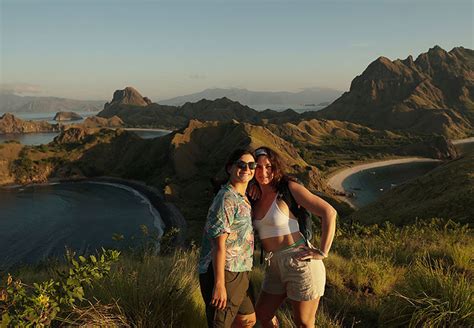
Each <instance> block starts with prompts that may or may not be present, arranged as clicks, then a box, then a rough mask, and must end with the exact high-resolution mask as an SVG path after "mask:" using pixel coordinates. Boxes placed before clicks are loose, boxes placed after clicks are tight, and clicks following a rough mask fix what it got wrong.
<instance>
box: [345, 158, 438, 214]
mask: <svg viewBox="0 0 474 328" xmlns="http://www.w3.org/2000/svg"><path fill="white" fill-rule="evenodd" d="M439 165H440V162H413V163H403V164H394V165H387V166H381V167H376V168H371V169H367V170H363V171H359V172H357V173H354V174H352V175H350V176H348V177H347V178H346V179H345V180H344V181H342V187H343V188H344V190H345V191H346V192H348V193H351V194H353V197H351V198H350V201H351V203H353V204H354V205H355V206H356V207H363V206H366V205H368V204H370V203H372V202H374V201H376V200H377V199H379V198H380V196H382V195H383V194H384V193H385V192H387V191H389V190H390V189H392V188H394V187H396V186H398V185H400V184H402V183H404V182H407V181H409V180H411V179H413V178H416V177H418V176H421V175H424V174H426V173H428V172H429V171H431V170H433V169H435V168H436V167H437V166H439Z"/></svg>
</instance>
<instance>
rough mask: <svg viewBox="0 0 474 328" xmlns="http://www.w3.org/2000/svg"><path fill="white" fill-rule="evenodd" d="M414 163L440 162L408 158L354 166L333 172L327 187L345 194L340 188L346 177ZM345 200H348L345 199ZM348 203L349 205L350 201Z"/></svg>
mask: <svg viewBox="0 0 474 328" xmlns="http://www.w3.org/2000/svg"><path fill="white" fill-rule="evenodd" d="M414 162H441V160H439V159H432V158H423V157H409V158H400V159H391V160H386V161H380V162H373V163H367V164H361V165H356V166H353V167H349V168H346V169H342V170H340V171H337V172H335V173H334V175H332V176H331V177H329V179H328V185H329V186H330V187H331V188H333V189H334V190H336V191H338V192H345V190H344V188H343V187H342V182H343V181H344V180H345V179H346V178H347V177H349V176H350V175H352V174H354V173H357V172H360V171H363V170H367V169H371V168H375V167H381V166H387V165H394V164H405V163H414ZM345 200H348V199H347V198H346V199H345ZM348 202H349V203H351V202H350V201H348Z"/></svg>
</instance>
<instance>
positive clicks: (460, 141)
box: [451, 137, 474, 145]
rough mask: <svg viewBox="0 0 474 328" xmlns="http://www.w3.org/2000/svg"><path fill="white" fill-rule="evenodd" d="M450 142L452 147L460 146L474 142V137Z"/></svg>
mask: <svg viewBox="0 0 474 328" xmlns="http://www.w3.org/2000/svg"><path fill="white" fill-rule="evenodd" d="M451 142H452V143H453V145H460V144H464V143H469V142H474V137H470V138H465V139H457V140H451Z"/></svg>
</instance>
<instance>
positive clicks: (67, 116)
mask: <svg viewBox="0 0 474 328" xmlns="http://www.w3.org/2000/svg"><path fill="white" fill-rule="evenodd" d="M53 120H55V121H57V122H62V121H79V120H82V116H81V115H79V114H77V113H74V112H57V113H56V115H54V118H53Z"/></svg>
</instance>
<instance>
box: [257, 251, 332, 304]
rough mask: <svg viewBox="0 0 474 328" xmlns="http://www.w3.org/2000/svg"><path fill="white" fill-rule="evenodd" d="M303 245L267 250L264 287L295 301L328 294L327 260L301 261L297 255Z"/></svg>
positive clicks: (266, 290) (271, 292)
mask: <svg viewBox="0 0 474 328" xmlns="http://www.w3.org/2000/svg"><path fill="white" fill-rule="evenodd" d="M300 251H301V249H300V248H299V247H293V248H288V249H285V250H282V251H277V252H273V253H268V254H267V257H266V258H267V259H269V260H268V261H267V267H266V269H265V278H264V279H263V285H262V290H263V291H265V292H266V293H269V294H276V295H282V294H286V296H287V297H288V298H289V299H292V300H294V301H310V300H314V299H316V298H318V297H320V296H323V295H324V285H325V284H326V269H325V268H324V264H323V261H321V260H311V261H299V260H297V259H295V258H294V256H295V255H296V254H297V253H298V252H300Z"/></svg>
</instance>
